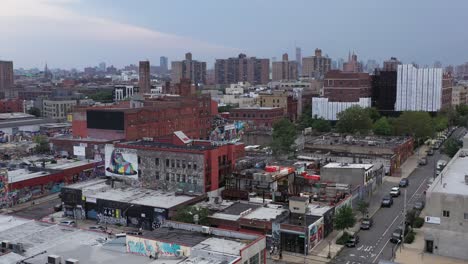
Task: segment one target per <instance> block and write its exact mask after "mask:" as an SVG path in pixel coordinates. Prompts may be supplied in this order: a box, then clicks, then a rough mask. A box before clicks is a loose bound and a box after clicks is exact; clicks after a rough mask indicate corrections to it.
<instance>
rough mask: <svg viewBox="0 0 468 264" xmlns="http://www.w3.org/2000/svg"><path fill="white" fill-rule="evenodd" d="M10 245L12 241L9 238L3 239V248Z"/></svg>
mask: <svg viewBox="0 0 468 264" xmlns="http://www.w3.org/2000/svg"><path fill="white" fill-rule="evenodd" d="M9 247H10V241H8V240H3V241H2V248H3V249H8V248H9Z"/></svg>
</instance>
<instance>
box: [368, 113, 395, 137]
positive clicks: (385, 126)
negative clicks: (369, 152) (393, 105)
mask: <svg viewBox="0 0 468 264" xmlns="http://www.w3.org/2000/svg"><path fill="white" fill-rule="evenodd" d="M372 130H373V131H374V134H376V135H380V136H390V135H392V133H393V127H392V125H391V124H390V122H389V121H388V119H387V118H386V117H385V116H384V117H381V118H379V120H377V121H375V123H374V125H373V127H372Z"/></svg>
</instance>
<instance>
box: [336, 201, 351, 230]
mask: <svg viewBox="0 0 468 264" xmlns="http://www.w3.org/2000/svg"><path fill="white" fill-rule="evenodd" d="M334 224H335V229H337V230H344V229H347V228H351V227H353V226H354V225H355V224H356V216H355V215H354V212H353V209H352V208H351V207H350V206H348V205H345V206H343V207H341V208H340V209H338V211H337V212H336V214H335V219H334Z"/></svg>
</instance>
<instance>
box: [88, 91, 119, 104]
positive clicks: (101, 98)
mask: <svg viewBox="0 0 468 264" xmlns="http://www.w3.org/2000/svg"><path fill="white" fill-rule="evenodd" d="M89 98H91V99H93V100H94V101H96V102H101V103H109V102H112V101H113V100H114V97H113V96H112V91H99V92H96V93H94V94H91V95H90V96H89Z"/></svg>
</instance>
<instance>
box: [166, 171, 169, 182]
mask: <svg viewBox="0 0 468 264" xmlns="http://www.w3.org/2000/svg"><path fill="white" fill-rule="evenodd" d="M166 181H169V173H166Z"/></svg>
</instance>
